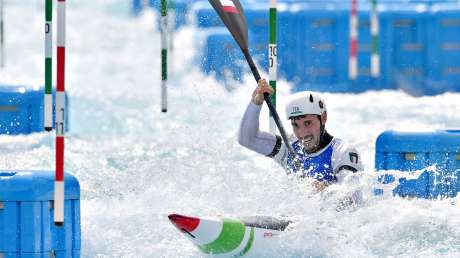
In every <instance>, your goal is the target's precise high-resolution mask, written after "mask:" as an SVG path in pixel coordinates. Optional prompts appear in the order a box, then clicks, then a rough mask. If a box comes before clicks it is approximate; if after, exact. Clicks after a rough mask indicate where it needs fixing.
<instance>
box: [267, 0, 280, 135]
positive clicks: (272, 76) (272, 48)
mask: <svg viewBox="0 0 460 258" xmlns="http://www.w3.org/2000/svg"><path fill="white" fill-rule="evenodd" d="M276 14H277V10H276V0H270V11H269V15H270V36H269V44H268V77H269V84H270V86H271V87H272V88H273V94H272V96H271V101H272V103H273V106H274V107H275V109H276V79H277V66H278V58H277V50H278V49H277V45H276V24H277V22H276ZM269 127H270V132H271V133H273V134H275V133H276V123H275V120H273V115H272V113H271V112H270V117H269Z"/></svg>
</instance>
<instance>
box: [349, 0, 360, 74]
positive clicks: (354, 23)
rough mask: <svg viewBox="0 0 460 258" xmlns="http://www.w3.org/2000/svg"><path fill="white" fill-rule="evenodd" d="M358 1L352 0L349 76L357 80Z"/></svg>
mask: <svg viewBox="0 0 460 258" xmlns="http://www.w3.org/2000/svg"><path fill="white" fill-rule="evenodd" d="M357 8H358V3H357V0H351V15H350V57H349V59H348V77H349V78H350V80H355V79H356V77H358V57H357V54H358V13H357Z"/></svg>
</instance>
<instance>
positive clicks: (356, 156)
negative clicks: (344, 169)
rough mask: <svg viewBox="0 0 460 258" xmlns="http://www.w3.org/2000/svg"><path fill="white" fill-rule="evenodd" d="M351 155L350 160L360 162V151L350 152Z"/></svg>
mask: <svg viewBox="0 0 460 258" xmlns="http://www.w3.org/2000/svg"><path fill="white" fill-rule="evenodd" d="M348 155H350V162H351V163H355V164H358V153H354V152H350V153H348Z"/></svg>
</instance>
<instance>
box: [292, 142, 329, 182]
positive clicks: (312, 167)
mask: <svg viewBox="0 0 460 258" xmlns="http://www.w3.org/2000/svg"><path fill="white" fill-rule="evenodd" d="M292 147H293V148H294V151H295V152H296V153H297V157H298V158H299V159H300V163H301V164H302V165H303V169H304V171H303V173H304V174H305V176H308V177H312V178H315V179H316V180H318V181H326V182H334V181H336V178H335V176H334V170H333V168H332V151H333V150H334V142H333V143H332V144H330V145H329V146H328V147H327V148H326V149H325V150H324V151H323V152H322V153H321V154H319V155H318V156H314V157H310V156H308V154H307V153H305V152H304V151H303V147H302V145H301V143H300V142H299V141H295V142H293V143H292ZM287 164H288V167H289V169H290V170H291V171H293V172H298V171H296V169H295V166H294V163H293V161H292V159H291V157H290V156H288V159H287Z"/></svg>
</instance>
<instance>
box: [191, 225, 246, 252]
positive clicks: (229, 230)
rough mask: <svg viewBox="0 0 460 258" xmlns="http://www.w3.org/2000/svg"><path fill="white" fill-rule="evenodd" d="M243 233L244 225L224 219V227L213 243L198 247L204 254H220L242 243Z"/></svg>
mask: <svg viewBox="0 0 460 258" xmlns="http://www.w3.org/2000/svg"><path fill="white" fill-rule="evenodd" d="M244 232H245V226H244V224H243V223H242V222H241V221H239V220H234V219H224V225H223V227H222V231H221V232H220V235H219V236H218V237H217V239H216V240H214V242H211V243H209V244H205V245H202V246H200V247H199V248H200V249H201V251H203V252H204V253H208V254H209V253H211V254H222V253H228V252H231V251H233V250H235V248H237V247H238V246H239V245H240V244H241V241H243V238H244Z"/></svg>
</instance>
